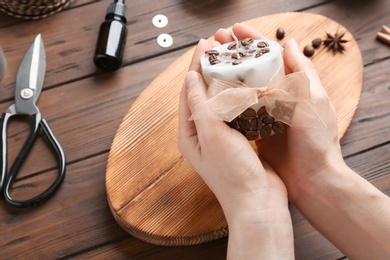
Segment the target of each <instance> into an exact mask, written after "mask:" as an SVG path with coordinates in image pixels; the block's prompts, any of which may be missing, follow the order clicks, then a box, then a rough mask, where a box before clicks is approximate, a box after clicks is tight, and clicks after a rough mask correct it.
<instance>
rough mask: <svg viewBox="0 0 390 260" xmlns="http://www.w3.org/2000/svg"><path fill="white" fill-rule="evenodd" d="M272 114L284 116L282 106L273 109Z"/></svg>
mask: <svg viewBox="0 0 390 260" xmlns="http://www.w3.org/2000/svg"><path fill="white" fill-rule="evenodd" d="M272 115H273V116H275V117H276V118H282V117H283V115H284V114H283V111H282V108H281V107H275V108H274V109H272Z"/></svg>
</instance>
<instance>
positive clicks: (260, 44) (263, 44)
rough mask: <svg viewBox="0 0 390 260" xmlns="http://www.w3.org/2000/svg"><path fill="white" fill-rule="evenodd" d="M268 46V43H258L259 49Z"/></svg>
mask: <svg viewBox="0 0 390 260" xmlns="http://www.w3.org/2000/svg"><path fill="white" fill-rule="evenodd" d="M268 46H269V44H268V42H258V43H257V47H259V48H265V47H268Z"/></svg>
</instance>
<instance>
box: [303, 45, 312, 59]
mask: <svg viewBox="0 0 390 260" xmlns="http://www.w3.org/2000/svg"><path fill="white" fill-rule="evenodd" d="M303 54H305V56H306V57H311V56H313V54H314V48H313V46H312V45H306V46H305V48H304V49H303Z"/></svg>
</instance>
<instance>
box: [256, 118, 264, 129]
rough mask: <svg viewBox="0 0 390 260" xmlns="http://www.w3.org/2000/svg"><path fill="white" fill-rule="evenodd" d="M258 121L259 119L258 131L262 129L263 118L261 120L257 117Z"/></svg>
mask: <svg viewBox="0 0 390 260" xmlns="http://www.w3.org/2000/svg"><path fill="white" fill-rule="evenodd" d="M256 121H257V129H256V130H257V131H260V130H261V128H262V127H263V125H264V124H263V120H261V118H256Z"/></svg>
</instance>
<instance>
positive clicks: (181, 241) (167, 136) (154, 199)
mask: <svg viewBox="0 0 390 260" xmlns="http://www.w3.org/2000/svg"><path fill="white" fill-rule="evenodd" d="M244 23H246V24H248V25H249V26H252V27H253V28H255V29H257V30H259V31H260V32H262V33H263V34H264V35H265V36H266V37H267V38H269V39H275V32H276V29H277V28H279V27H282V28H284V30H285V31H286V36H285V39H283V40H282V41H279V42H280V43H281V45H283V44H284V43H285V42H286V41H287V40H288V39H290V38H292V37H293V38H295V39H296V41H297V42H298V44H299V45H300V47H301V48H302V49H303V47H304V46H305V45H307V44H311V41H312V40H313V39H314V38H316V37H320V38H323V39H324V38H325V37H326V32H329V33H331V34H335V33H336V32H337V31H339V32H341V33H342V32H346V33H345V36H344V39H347V40H348V42H347V43H346V44H345V47H346V52H345V53H344V54H340V53H337V54H336V55H333V53H332V52H331V51H327V49H326V48H324V47H321V48H319V49H318V50H316V52H315V54H314V56H313V57H312V60H313V62H314V64H315V65H316V68H317V70H318V72H319V74H320V77H321V80H322V83H323V85H324V87H325V88H326V89H327V91H328V93H329V96H330V98H331V100H332V102H333V104H334V106H335V108H336V111H337V115H338V122H339V137H340V138H341V137H342V136H343V134H344V133H345V131H346V130H347V127H348V125H349V124H350V122H351V120H352V117H353V115H354V112H355V110H356V108H357V105H358V102H359V98H360V93H361V89H362V82H363V62H362V57H361V53H360V50H359V47H358V45H357V43H356V41H355V40H354V38H353V36H352V35H351V34H350V33H349V32H348V31H347V30H346V29H345V28H344V27H343V26H342V25H340V24H338V23H336V22H335V21H333V20H330V19H329V18H326V17H324V16H320V15H316V14H309V13H282V14H275V15H269V16H264V17H260V18H256V19H253V20H249V21H246V22H244ZM193 50H194V49H191V50H189V51H188V52H187V53H185V54H184V55H183V56H181V57H180V58H179V59H177V60H176V61H175V62H174V63H173V64H171V65H170V66H169V67H168V68H167V69H166V70H165V71H164V72H163V73H161V74H160V75H159V76H158V77H157V78H156V79H155V80H154V81H153V82H152V83H151V84H150V85H149V86H148V87H147V88H146V89H145V91H144V92H143V93H142V94H141V95H140V96H139V98H138V99H137V100H136V101H135V102H134V104H133V106H132V107H131V108H130V110H129V111H128V113H127V115H126V116H125V118H124V119H123V122H122V124H121V125H120V127H119V129H118V132H117V133H116V136H115V139H114V142H113V144H112V148H111V152H110V155H109V158H108V164H107V173H106V189H107V196H108V202H109V204H110V207H111V211H112V214H113V215H114V217H115V219H116V220H117V221H118V223H119V224H120V225H121V226H122V227H123V228H124V229H125V230H126V231H128V232H129V233H130V234H132V235H133V236H135V237H138V238H140V239H142V240H144V241H147V242H150V243H153V244H157V245H169V246H178V245H194V244H198V243H202V242H206V241H210V240H214V239H217V238H221V237H224V236H226V235H227V234H228V230H227V223H226V220H225V217H224V214H223V212H222V209H221V207H220V205H219V203H218V201H217V200H216V198H215V197H214V195H213V193H212V192H211V191H210V190H209V188H208V187H207V186H206V185H205V183H204V182H203V181H202V179H201V178H200V177H199V176H198V174H197V173H196V172H195V171H194V170H193V168H192V167H191V165H190V164H189V163H188V161H187V160H186V159H184V158H183V156H182V155H181V154H180V152H179V151H178V149H177V135H178V131H177V127H178V104H179V94H180V90H181V88H182V85H183V81H184V77H185V74H186V72H187V70H188V66H189V64H190V61H191V58H192V53H193ZM156 111H158V115H159V116H158V117H156Z"/></svg>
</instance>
